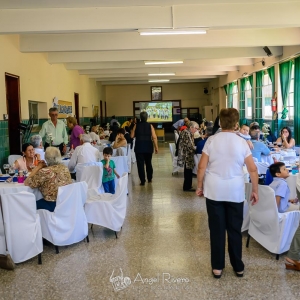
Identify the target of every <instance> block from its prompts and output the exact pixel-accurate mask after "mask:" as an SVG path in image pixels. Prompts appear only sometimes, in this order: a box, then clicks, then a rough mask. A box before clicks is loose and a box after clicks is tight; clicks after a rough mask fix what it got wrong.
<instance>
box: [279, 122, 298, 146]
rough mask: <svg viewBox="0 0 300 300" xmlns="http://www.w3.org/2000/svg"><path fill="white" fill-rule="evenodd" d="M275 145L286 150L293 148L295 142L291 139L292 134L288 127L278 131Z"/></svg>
mask: <svg viewBox="0 0 300 300" xmlns="http://www.w3.org/2000/svg"><path fill="white" fill-rule="evenodd" d="M276 143H277V145H278V146H279V145H282V146H283V147H284V148H286V149H290V148H294V147H295V140H294V139H293V138H292V132H291V129H290V128H289V127H283V128H282V129H281V130H280V137H279V138H278V139H277V141H276Z"/></svg>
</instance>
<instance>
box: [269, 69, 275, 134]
mask: <svg viewBox="0 0 300 300" xmlns="http://www.w3.org/2000/svg"><path fill="white" fill-rule="evenodd" d="M268 74H269V76H270V79H271V81H272V97H274V94H275V67H274V66H273V67H271V68H269V69H268ZM272 115H274V112H273V113H272ZM275 122H276V121H275V120H272V121H271V130H272V133H275V129H276V126H275Z"/></svg>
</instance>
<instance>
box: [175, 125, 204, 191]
mask: <svg viewBox="0 0 300 300" xmlns="http://www.w3.org/2000/svg"><path fill="white" fill-rule="evenodd" d="M198 129H199V125H198V123H196V122H194V121H192V122H190V124H189V128H187V129H185V130H183V131H182V132H181V134H180V136H179V141H178V142H179V146H178V161H177V165H178V166H179V167H182V168H184V181H183V190H184V191H185V192H195V189H193V187H192V183H193V169H194V166H195V162H194V154H195V150H196V147H195V144H194V133H195V132H196V131H197V130H198Z"/></svg>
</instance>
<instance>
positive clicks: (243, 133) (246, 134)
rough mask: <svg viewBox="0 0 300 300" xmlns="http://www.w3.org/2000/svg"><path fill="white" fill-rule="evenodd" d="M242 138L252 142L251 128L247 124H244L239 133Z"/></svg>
mask: <svg viewBox="0 0 300 300" xmlns="http://www.w3.org/2000/svg"><path fill="white" fill-rule="evenodd" d="M237 134H238V135H239V136H240V137H242V138H243V139H245V140H246V141H250V140H251V136H250V135H249V126H248V125H246V124H243V125H242V127H241V129H240V130H239V132H238V133H237Z"/></svg>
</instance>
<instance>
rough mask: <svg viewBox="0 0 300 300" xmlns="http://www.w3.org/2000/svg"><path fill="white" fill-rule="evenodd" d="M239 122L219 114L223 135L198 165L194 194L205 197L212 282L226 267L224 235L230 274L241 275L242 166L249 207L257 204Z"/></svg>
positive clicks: (231, 113)
mask: <svg viewBox="0 0 300 300" xmlns="http://www.w3.org/2000/svg"><path fill="white" fill-rule="evenodd" d="M238 122H239V113H238V111H237V110H236V109H235V108H227V109H222V110H221V111H220V124H221V128H222V131H221V132H220V133H218V134H216V135H213V136H211V137H210V138H208V140H207V141H206V144H205V146H204V149H203V150H202V156H201V160H200V162H199V165H198V176H197V177H198V187H197V191H196V194H197V195H198V196H203V195H204V197H206V208H207V213H208V224H209V230H210V245H211V264H212V273H213V276H214V277H215V278H220V277H221V276H222V271H223V269H224V267H225V242H226V231H227V236H228V252H229V257H230V262H231V265H232V267H233V270H234V272H235V274H236V276H238V277H242V276H243V274H244V263H243V261H242V233H241V228H242V223H243V205H244V199H245V188H244V186H245V184H244V174H243V165H244V164H246V166H247V169H248V172H249V174H250V178H251V182H252V195H251V200H252V205H254V204H256V203H257V201H258V192H257V191H258V176H257V170H256V166H255V164H254V161H253V158H252V154H251V151H250V149H249V146H248V144H247V143H246V141H245V140H244V139H241V138H240V137H239V136H238V135H236V134H235V132H234V130H235V128H236V127H237V125H238ZM204 176H205V181H204ZM203 183H204V185H203Z"/></svg>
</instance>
